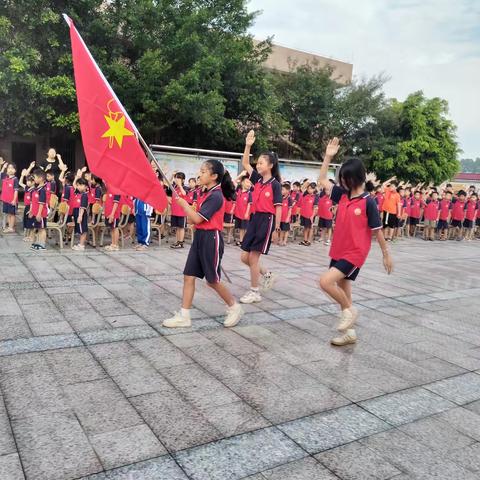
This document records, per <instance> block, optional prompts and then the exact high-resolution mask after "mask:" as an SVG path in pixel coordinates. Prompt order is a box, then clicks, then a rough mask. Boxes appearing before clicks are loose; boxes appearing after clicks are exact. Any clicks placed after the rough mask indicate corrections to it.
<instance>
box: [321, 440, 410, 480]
mask: <svg viewBox="0 0 480 480" xmlns="http://www.w3.org/2000/svg"><path fill="white" fill-rule="evenodd" d="M315 458H316V459H318V460H319V461H320V462H321V463H322V464H323V465H325V466H326V467H327V468H329V469H330V470H331V471H332V472H334V473H335V474H336V475H338V477H340V478H341V479H343V480H368V479H377V480H387V479H390V478H396V476H397V475H400V474H401V473H402V472H401V470H399V469H398V468H396V467H395V466H394V465H393V464H391V463H390V462H388V461H387V460H386V459H385V458H383V457H382V456H381V455H380V454H379V453H378V452H376V451H375V450H372V449H370V448H368V447H366V446H364V445H362V444H361V443H359V442H353V443H349V444H348V445H343V446H341V447H338V448H334V449H333V450H328V451H327V452H323V453H319V454H318V455H316V456H315Z"/></svg>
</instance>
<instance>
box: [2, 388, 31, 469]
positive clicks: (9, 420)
mask: <svg viewBox="0 0 480 480" xmlns="http://www.w3.org/2000/svg"><path fill="white" fill-rule="evenodd" d="M0 394H1V399H0V401H1V402H3V406H4V410H5V415H6V416H7V419H8V426H9V428H10V433H11V434H12V439H13V443H14V445H15V453H16V454H17V456H18V461H19V462H20V467H21V468H22V473H23V476H24V478H27V475H26V473H25V467H24V465H23V460H22V456H21V455H20V450H19V448H18V442H17V438H16V436H15V432H14V430H13V426H12V416H11V415H10V412H9V411H8V409H7V406H6V405H5V395H4V391H3V387H2V384H1V382H0Z"/></svg>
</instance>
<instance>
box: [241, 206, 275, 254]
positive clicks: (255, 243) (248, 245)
mask: <svg viewBox="0 0 480 480" xmlns="http://www.w3.org/2000/svg"><path fill="white" fill-rule="evenodd" d="M274 229H275V215H274V214H273V213H265V212H257V213H254V214H253V216H252V218H251V220H250V222H249V223H248V228H247V232H246V233H245V238H244V239H243V242H242V247H241V248H242V250H243V251H245V252H260V253H263V254H264V255H267V254H268V251H269V249H270V244H271V243H272V233H273V230H274Z"/></svg>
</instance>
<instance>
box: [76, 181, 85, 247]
mask: <svg viewBox="0 0 480 480" xmlns="http://www.w3.org/2000/svg"><path fill="white" fill-rule="evenodd" d="M73 187H74V188H75V200H74V202H75V203H74V208H73V220H74V222H75V230H74V233H77V234H78V235H80V240H79V242H78V244H77V245H73V246H72V250H78V251H83V250H85V244H86V243H87V235H88V194H87V188H88V182H87V181H86V180H85V179H84V178H81V177H80V178H75V181H74V184H73Z"/></svg>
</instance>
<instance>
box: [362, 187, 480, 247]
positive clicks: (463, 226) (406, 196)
mask: <svg viewBox="0 0 480 480" xmlns="http://www.w3.org/2000/svg"><path fill="white" fill-rule="evenodd" d="M367 190H368V191H369V192H370V195H371V196H372V197H374V198H375V201H376V203H377V207H378V209H379V211H380V212H382V213H383V225H384V228H385V237H386V240H387V241H393V240H395V239H396V238H399V237H402V236H403V235H404V233H405V234H406V235H407V236H409V237H414V236H416V233H417V228H418V225H419V224H420V223H421V222H422V220H423V226H424V234H423V238H424V240H429V241H434V240H435V239H437V238H438V239H439V240H442V241H446V240H448V239H449V238H450V239H456V240H458V241H461V240H463V239H465V240H467V241H472V240H473V239H474V238H475V233H477V234H478V233H480V201H479V198H478V194H477V192H476V189H475V186H473V185H472V186H470V188H469V189H468V193H467V192H466V191H465V190H459V191H458V192H457V193H456V194H454V192H453V189H452V185H451V184H448V183H447V184H445V185H443V186H440V187H433V186H428V187H426V188H422V186H421V185H417V186H416V187H411V186H409V185H408V184H407V185H405V184H403V183H401V184H397V183H396V182H395V179H394V178H392V179H389V180H387V181H386V182H384V183H383V185H381V186H376V187H375V185H374V184H373V183H372V182H370V183H369V182H367Z"/></svg>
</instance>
